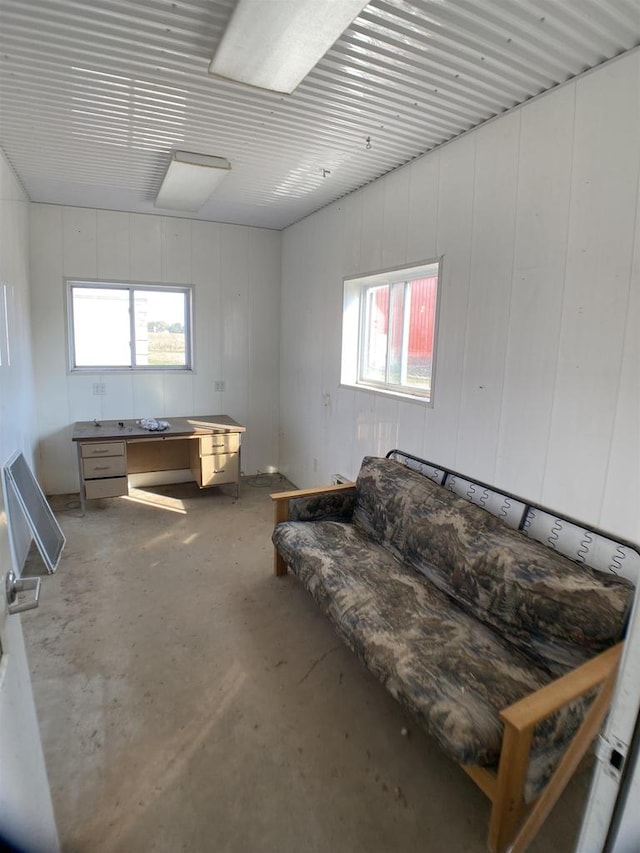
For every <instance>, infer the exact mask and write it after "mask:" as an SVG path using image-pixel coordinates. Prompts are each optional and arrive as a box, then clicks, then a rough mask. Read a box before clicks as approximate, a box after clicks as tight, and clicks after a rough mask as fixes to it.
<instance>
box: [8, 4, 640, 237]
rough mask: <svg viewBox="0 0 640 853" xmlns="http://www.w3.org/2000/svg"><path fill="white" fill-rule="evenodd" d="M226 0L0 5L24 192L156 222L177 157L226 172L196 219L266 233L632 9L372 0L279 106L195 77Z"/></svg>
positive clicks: (617, 33)
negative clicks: (205, 159) (204, 157)
mask: <svg viewBox="0 0 640 853" xmlns="http://www.w3.org/2000/svg"><path fill="white" fill-rule="evenodd" d="M234 4H235V0H0V60H1V62H0V144H1V145H2V147H3V149H4V151H5V153H6V154H7V156H8V158H9V160H10V161H11V163H12V164H13V166H14V168H15V169H16V171H17V173H18V175H19V176H20V178H21V179H22V181H23V183H24V185H25V188H26V189H27V192H28V193H29V195H30V197H31V198H32V199H33V200H34V201H45V202H56V203H63V204H78V205H84V206H90V207H103V208H114V209H119V210H130V211H140V212H157V211H156V209H155V208H154V207H153V200H154V198H155V196H156V193H157V191H158V189H159V186H160V183H161V181H162V177H163V174H164V171H165V168H166V164H167V162H168V159H169V152H170V151H171V150H173V149H176V148H177V149H182V150H186V151H197V152H200V153H207V154H214V155H217V156H221V157H226V158H227V159H228V160H230V161H231V163H232V166H233V171H232V173H231V174H230V175H229V177H228V178H227V179H226V180H225V181H224V182H223V184H222V185H221V187H220V188H219V190H218V191H217V192H216V193H215V195H214V196H213V197H212V199H211V200H210V201H209V202H208V203H207V204H206V205H205V207H204V208H203V209H202V210H201V211H200V213H199V214H197V217H198V218H202V219H212V220H218V221H226V222H239V223H244V224H251V225H262V226H267V227H273V228H282V227H285V226H286V225H288V224H290V223H291V222H294V221H296V220H297V219H299V218H300V217H302V216H305V215H306V214H308V213H311V212H312V211H314V210H317V209H318V208H320V207H322V206H323V205H325V204H327V203H328V202H330V201H332V200H334V199H336V198H338V197H340V196H342V195H344V194H345V193H348V192H350V191H351V190H353V189H355V188H357V187H359V186H362V185H363V184H365V183H367V182H368V181H371V180H372V179H374V178H376V177H378V176H379V175H382V174H384V173H385V172H387V171H389V170H390V169H393V168H395V167H396V166H399V165H401V164H402V163H405V162H407V161H408V160H411V159H412V158H414V157H416V156H417V155H419V154H421V153H423V152H425V151H428V150H430V149H432V148H433V147H435V146H436V145H438V144H440V143H442V142H444V141H445V140H448V139H451V138H453V137H455V136H457V135H458V134H460V133H462V132H464V131H465V130H467V129H469V128H470V127H473V126H475V125H477V124H479V123H481V122H483V121H486V120H487V119H489V118H491V117H492V116H495V115H497V114H499V113H501V112H504V111H505V110H508V109H510V108H511V107H513V106H515V105H517V104H519V103H521V102H522V101H524V100H526V99H528V98H530V97H532V96H533V95H536V94H538V93H540V92H543V91H545V90H546V89H549V88H551V87H553V86H555V85H557V84H558V83H561V82H563V81H565V80H567V79H569V78H570V77H572V76H574V75H576V74H579V73H581V72H582V71H584V70H586V69H588V68H591V67H593V66H594V65H597V64H599V63H601V62H603V61H604V60H606V59H608V58H611V57H613V56H616V55H617V54H619V53H621V52H624V51H626V50H629V49H631V48H632V47H634V46H636V45H638V44H639V43H640V2H638V0H563V2H560V0H482V2H478V1H477V0H372V2H371V3H369V5H368V6H366V7H365V9H364V10H363V12H362V14H361V15H360V16H359V17H358V18H357V19H356V20H355V21H354V22H353V24H352V25H351V26H350V27H349V29H348V30H347V31H346V32H345V33H344V34H343V36H342V37H341V38H340V39H339V40H338V41H337V42H336V44H335V45H334V46H333V47H332V48H331V50H330V51H329V52H328V53H327V54H326V56H325V57H324V58H323V59H322V60H321V61H320V63H319V64H318V65H317V66H316V67H315V69H314V70H313V71H312V72H311V73H310V74H309V76H308V77H307V78H306V79H305V80H304V81H303V83H302V84H301V85H300V86H299V88H298V89H297V90H296V92H294V94H293V95H291V96H281V95H277V94H272V93H269V92H264V91H261V90H258V89H251V88H248V87H245V86H242V85H240V84H235V83H231V82H228V81H224V80H219V79H216V78H214V77H212V76H210V75H209V74H208V73H207V68H208V64H209V61H210V59H211V57H212V55H213V52H214V50H215V47H216V45H217V43H218V41H219V39H220V38H221V36H222V33H223V31H224V28H225V25H226V23H227V21H228V20H229V17H230V15H231V13H232V11H233V7H234ZM367 137H370V140H371V147H370V148H367V146H366V140H367ZM323 169H325V170H329V174H327V175H326V177H323V174H322V170H323Z"/></svg>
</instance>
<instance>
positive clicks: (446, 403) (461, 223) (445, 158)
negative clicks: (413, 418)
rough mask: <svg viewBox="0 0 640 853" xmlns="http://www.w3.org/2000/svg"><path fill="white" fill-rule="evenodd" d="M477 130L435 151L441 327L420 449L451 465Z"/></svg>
mask: <svg viewBox="0 0 640 853" xmlns="http://www.w3.org/2000/svg"><path fill="white" fill-rule="evenodd" d="M475 155H476V134H470V135H468V136H465V137H463V138H462V139H461V140H460V141H459V142H458V143H457V144H455V145H448V146H446V148H444V149H442V151H441V152H440V191H439V194H438V230H437V243H436V253H437V254H438V255H441V256H443V268H442V274H441V276H440V292H439V294H438V298H439V300H440V308H439V311H440V319H439V323H440V329H441V332H440V334H439V335H438V342H437V351H436V375H435V390H434V402H433V408H430V409H428V410H427V411H426V416H425V453H426V454H427V456H428V457H429V458H432V459H437V460H439V461H440V462H442V464H449V465H453V464H454V462H455V454H456V434H457V431H458V423H459V416H460V395H461V384H462V369H463V358H464V345H465V334H466V322H467V303H468V299H469V271H470V264H471V229H472V224H473V188H474V180H475Z"/></svg>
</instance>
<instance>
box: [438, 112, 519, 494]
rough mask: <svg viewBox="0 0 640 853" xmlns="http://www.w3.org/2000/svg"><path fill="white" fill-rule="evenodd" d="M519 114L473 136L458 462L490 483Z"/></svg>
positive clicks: (504, 344)
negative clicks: (471, 221)
mask: <svg viewBox="0 0 640 853" xmlns="http://www.w3.org/2000/svg"><path fill="white" fill-rule="evenodd" d="M520 115H521V114H520V112H516V113H513V114H511V115H509V116H506V117H505V118H504V119H503V120H502V121H496V122H493V123H491V124H489V125H487V126H486V127H484V128H482V129H480V130H479V131H478V134H477V137H476V160H475V164H476V165H475V186H474V198H473V234H472V239H471V247H472V248H471V283H470V288H469V305H468V310H467V320H466V328H467V334H466V339H465V352H464V372H463V380H462V392H461V393H462V399H461V405H460V416H459V422H458V436H457V448H456V460H455V467H456V468H457V469H458V470H460V471H465V472H467V471H468V472H469V473H470V474H474V475H475V476H476V477H478V478H479V479H482V480H485V481H487V482H493V480H494V477H495V467H496V455H497V445H498V428H499V425H500V408H501V403H502V390H503V384H504V370H505V356H506V348H507V333H508V328H509V308H510V302H511V280H512V274H513V251H514V232H515V221H516V198H517V187H518V148H519V137H520ZM437 402H438V400H437V398H436V405H437Z"/></svg>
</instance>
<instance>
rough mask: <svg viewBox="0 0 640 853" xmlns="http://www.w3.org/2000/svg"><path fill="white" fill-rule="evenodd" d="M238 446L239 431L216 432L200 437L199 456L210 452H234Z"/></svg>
mask: <svg viewBox="0 0 640 853" xmlns="http://www.w3.org/2000/svg"><path fill="white" fill-rule="evenodd" d="M239 448H240V433H237V432H226V433H225V432H218V433H214V434H213V435H203V436H201V437H200V456H210V455H211V454H212V453H235V452H236V451H237V450H238V449H239Z"/></svg>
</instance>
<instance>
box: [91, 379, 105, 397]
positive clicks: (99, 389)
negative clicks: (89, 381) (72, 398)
mask: <svg viewBox="0 0 640 853" xmlns="http://www.w3.org/2000/svg"><path fill="white" fill-rule="evenodd" d="M93 393H94V394H95V395H96V396H98V397H102V396H103V395H104V394H106V393H107V386H106V384H105V383H104V382H94V383H93Z"/></svg>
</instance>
